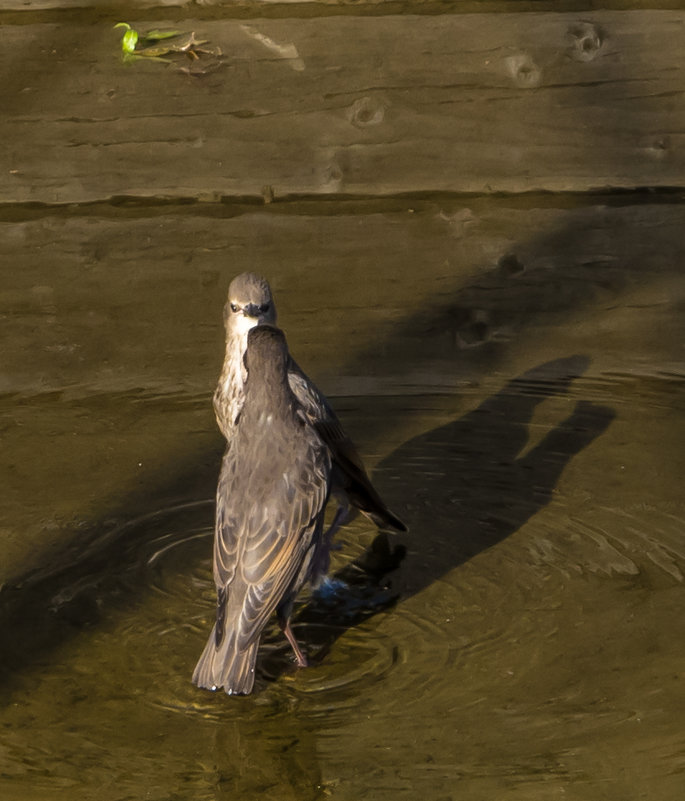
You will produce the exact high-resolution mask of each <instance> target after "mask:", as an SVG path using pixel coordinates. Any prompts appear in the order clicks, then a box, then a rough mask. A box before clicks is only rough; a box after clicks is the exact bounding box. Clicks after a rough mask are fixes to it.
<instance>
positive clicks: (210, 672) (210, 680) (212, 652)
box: [193, 625, 259, 695]
mask: <svg viewBox="0 0 685 801" xmlns="http://www.w3.org/2000/svg"><path fill="white" fill-rule="evenodd" d="M258 648H259V640H257V641H256V642H252V643H250V644H249V645H248V646H247V648H245V649H244V650H242V651H241V650H240V649H239V648H238V643H237V641H236V638H235V636H227V635H224V637H223V638H222V640H221V642H220V643H219V645H217V643H216V625H215V626H214V628H213V629H212V633H211V634H210V636H209V640H208V641H207V645H205V650H204V651H203V652H202V656H201V657H200V659H199V661H198V663H197V665H196V666H195V671H194V672H193V684H196V685H197V686H198V687H202V688H204V689H205V690H217V689H219V688H220V687H223V688H224V690H225V691H226V692H227V693H228V694H229V695H247V694H248V693H250V692H252V686H253V685H254V671H255V662H256V661H257V649H258Z"/></svg>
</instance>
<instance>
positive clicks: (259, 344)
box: [193, 325, 331, 695]
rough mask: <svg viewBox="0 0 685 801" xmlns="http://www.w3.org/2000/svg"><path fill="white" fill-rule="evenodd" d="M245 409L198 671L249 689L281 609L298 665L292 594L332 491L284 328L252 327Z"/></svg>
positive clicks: (221, 515) (223, 497)
mask: <svg viewBox="0 0 685 801" xmlns="http://www.w3.org/2000/svg"><path fill="white" fill-rule="evenodd" d="M245 338H246V342H247V347H246V351H245V366H246V370H247V376H246V380H245V383H244V392H243V398H242V401H241V410H240V412H239V414H238V415H237V416H236V418H235V419H234V420H233V424H232V434H231V442H230V446H229V447H227V448H226V453H225V455H224V459H223V463H222V466H221V475H220V477H219V485H218V488H217V496H216V522H215V532H214V582H215V584H216V588H217V610H216V623H215V625H214V629H213V631H212V633H211V636H210V638H209V641H208V642H207V645H206V646H205V649H204V652H203V654H202V656H201V657H200V661H199V662H198V663H197V666H196V668H195V672H194V673H193V682H194V683H195V684H197V686H198V687H204V688H206V689H208V690H216V689H217V688H219V687H223V688H224V690H225V691H226V692H227V693H228V694H229V695H232V694H237V693H242V694H245V693H249V692H251V690H252V686H253V684H254V671H255V661H256V658H257V649H258V646H259V640H260V637H261V634H262V631H263V629H264V626H265V625H266V623H267V621H268V619H269V617H270V616H271V614H272V613H273V612H274V611H276V613H277V616H278V621H279V624H280V627H281V630H282V631H283V633H284V634H285V635H286V637H287V638H288V641H289V642H290V645H291V646H292V649H293V651H294V653H295V658H296V660H297V663H298V665H300V666H302V667H304V666H306V664H307V660H306V659H305V657H304V655H303V653H302V651H301V650H300V648H299V646H298V644H297V641H296V639H295V636H294V634H293V632H292V629H291V627H290V615H291V613H292V608H293V603H294V601H295V597H296V596H297V593H298V592H299V590H300V588H301V587H302V585H303V584H304V583H305V582H306V581H308V580H312V578H314V576H313V573H314V572H315V571H316V569H317V568H316V565H317V564H318V563H319V562H320V557H319V551H320V550H321V548H322V547H323V534H322V530H323V520H324V510H325V507H326V502H327V500H328V495H329V491H330V480H331V458H330V452H329V449H328V448H327V447H326V445H325V444H324V443H323V442H322V440H321V437H320V436H319V435H318V433H317V432H316V430H315V429H314V427H313V426H312V425H311V424H310V423H309V421H308V419H307V416H306V415H305V414H304V411H303V409H302V406H301V404H300V403H299V401H298V399H297V398H296V397H295V395H294V394H293V392H292V390H291V388H290V385H289V382H288V373H287V369H288V348H287V345H286V341H285V336H284V335H283V332H282V331H280V330H279V329H278V328H274V327H273V326H269V325H262V326H258V327H256V328H254V329H253V330H251V331H249V333H247V332H246V337H245Z"/></svg>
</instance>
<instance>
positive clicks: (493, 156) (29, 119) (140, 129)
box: [0, 11, 685, 203]
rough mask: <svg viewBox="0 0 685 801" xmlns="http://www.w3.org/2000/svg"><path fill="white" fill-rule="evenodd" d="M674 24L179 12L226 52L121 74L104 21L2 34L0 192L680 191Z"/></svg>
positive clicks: (661, 15) (684, 116) (679, 31)
mask: <svg viewBox="0 0 685 801" xmlns="http://www.w3.org/2000/svg"><path fill="white" fill-rule="evenodd" d="M684 22H685V20H684V18H683V15H682V14H681V13H679V12H672V11H627V12H619V11H598V12H593V13H592V14H589V15H582V16H581V15H577V14H569V13H566V14H556V13H542V14H541V13H527V14H508V13H502V14H466V15H461V16H460V15H444V16H439V17H429V16H426V17H424V16H414V17H411V16H401V17H399V16H398V17H393V16H385V17H371V18H355V17H344V16H343V17H330V18H318V19H298V20H294V19H284V20H253V21H225V20H224V21H219V22H212V21H203V22H197V21H193V20H185V21H183V22H182V23H180V24H179V23H178V22H177V23H175V25H176V26H177V27H182V28H183V29H185V30H196V31H197V33H198V34H200V35H202V37H203V38H206V39H209V41H210V42H211V44H212V45H215V46H218V47H220V48H221V50H222V52H223V54H224V55H223V56H222V57H221V58H212V57H210V56H207V57H204V60H203V59H201V60H200V61H199V62H193V63H191V62H190V61H187V62H186V61H183V60H181V61H180V62H177V63H176V64H173V65H164V64H159V63H140V62H138V63H136V64H134V65H132V66H125V65H123V64H122V63H121V61H120V59H119V55H118V40H119V36H120V32H118V31H112V30H111V29H110V28H109V26H108V25H103V26H97V27H95V26H82V27H79V26H78V25H74V26H59V25H48V24H44V25H30V24H29V25H21V26H7V28H6V29H5V32H4V33H5V41H4V44H3V49H2V53H1V54H0V69H1V70H2V73H3V74H4V75H5V76H6V79H5V80H4V82H3V87H2V90H0V91H1V94H0V102H1V103H2V107H3V114H2V117H1V118H0V136H1V137H2V140H3V141H4V142H5V143H7V145H8V146H6V147H5V148H3V152H2V155H0V167H1V168H2V173H3V174H4V175H5V176H6V180H5V181H4V182H3V183H2V186H1V187H0V202H3V203H8V202H9V203H11V202H30V201H38V202H43V203H80V202H86V201H93V200H98V199H107V198H110V197H113V196H118V195H133V196H147V197H167V196H168V197H177V198H204V199H212V198H220V197H229V198H230V197H233V198H235V197H260V196H261V195H263V194H264V193H266V195H267V196H268V197H269V198H270V197H271V195H272V194H273V195H274V196H275V197H276V198H279V197H285V196H293V195H313V196H317V195H318V196H322V195H323V196H334V197H335V196H338V197H339V196H345V195H373V196H385V195H396V194H401V193H408V192H478V193H481V192H485V193H492V192H523V191H530V190H549V191H586V190H593V189H597V188H605V187H619V188H633V187H636V186H637V187H642V186H650V187H672V186H683V185H685V157H684V155H683V142H684V139H685V104H683V102H682V99H683V91H684V90H685V75H684V73H683V70H682V69H679V68H678V64H679V63H680V61H681V53H682V42H683V41H684V37H683V33H684V32H685V31H684ZM152 24H153V23H151V25H152ZM154 24H155V25H161V24H162V23H161V22H160V21H155V23H154ZM139 27H140V28H141V29H143V28H144V27H145V26H144V25H143V24H142V23H141V24H140V26H139ZM179 68H188V69H190V70H191V72H192V71H196V72H197V74H192V75H191V74H186V73H184V72H180V71H179ZM203 70H206V73H202V71H203Z"/></svg>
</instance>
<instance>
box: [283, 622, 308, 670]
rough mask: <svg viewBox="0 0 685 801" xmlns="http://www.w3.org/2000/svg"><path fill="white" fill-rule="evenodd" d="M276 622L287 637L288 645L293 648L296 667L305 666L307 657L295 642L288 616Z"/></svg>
mask: <svg viewBox="0 0 685 801" xmlns="http://www.w3.org/2000/svg"><path fill="white" fill-rule="evenodd" d="M278 622H279V624H280V626H281V631H282V632H283V634H285V636H286V637H287V638H288V642H289V643H290V647H291V648H292V649H293V653H294V654H295V659H296V660H297V664H298V667H307V665H308V664H309V663H308V662H307V657H306V656H305V655H304V654H303V653H302V651H301V650H300V646H299V645H298V644H297V640H296V639H295V635H294V634H293V630H292V629H291V628H290V618H286V619H284V620H283V619H280V618H279V621H278Z"/></svg>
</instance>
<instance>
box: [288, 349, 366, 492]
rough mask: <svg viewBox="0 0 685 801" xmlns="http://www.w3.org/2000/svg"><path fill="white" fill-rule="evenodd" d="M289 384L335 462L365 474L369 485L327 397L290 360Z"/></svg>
mask: <svg viewBox="0 0 685 801" xmlns="http://www.w3.org/2000/svg"><path fill="white" fill-rule="evenodd" d="M288 383H289V384H290V389H291V390H292V391H293V394H294V395H295V397H296V398H297V400H298V401H299V402H300V404H301V406H302V408H303V410H304V412H305V414H306V416H307V419H308V420H309V422H310V423H311V424H312V425H313V426H314V427H315V428H316V430H317V431H318V433H319V435H320V436H321V439H322V440H323V441H324V442H325V443H326V445H327V446H328V447H329V448H330V449H331V451H332V453H333V457H334V459H336V461H337V460H338V457H339V456H340V458H341V460H342V461H343V462H344V463H345V465H349V466H350V467H352V468H354V469H355V470H356V471H358V472H359V473H361V474H362V476H364V478H366V481H367V482H368V481H369V479H368V477H367V476H366V470H365V469H364V462H363V461H362V458H361V456H360V455H359V453H358V452H357V449H356V448H355V446H354V443H353V442H352V440H351V439H350V438H349V436H348V435H347V432H346V431H345V429H344V428H343V427H342V423H341V422H340V420H338V416H337V415H336V413H335V412H334V411H333V409H332V408H331V406H330V404H329V403H328V401H327V400H326V396H325V395H324V394H323V392H321V391H320V390H319V388H318V387H317V386H316V384H315V383H314V382H313V381H312V380H311V379H310V378H309V377H308V376H307V375H306V374H305V373H304V372H302V370H301V369H300V367H299V365H298V364H297V363H296V362H295V360H294V359H293V358H292V357H291V358H290V361H289V364H288Z"/></svg>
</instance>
